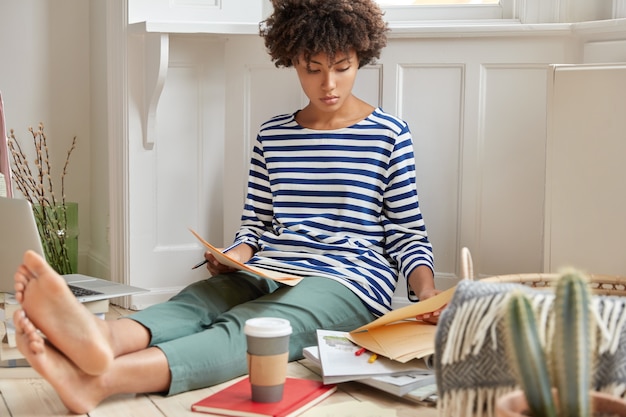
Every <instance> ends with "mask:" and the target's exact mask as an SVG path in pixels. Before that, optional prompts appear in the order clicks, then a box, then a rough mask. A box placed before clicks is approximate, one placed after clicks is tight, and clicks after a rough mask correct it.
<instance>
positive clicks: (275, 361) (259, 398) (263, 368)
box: [244, 317, 292, 403]
mask: <svg viewBox="0 0 626 417" xmlns="http://www.w3.org/2000/svg"><path fill="white" fill-rule="evenodd" d="M291 331H292V330H291V324H290V323H289V320H285V319H280V318H276V317H258V318H254V319H249V320H247V321H246V324H245V326H244V333H245V334H246V340H247V343H248V353H247V357H248V372H249V374H250V385H251V388H252V401H256V402H261V403H272V402H278V401H280V400H282V398H283V389H284V387H285V378H286V377H287V362H288V361H289V336H290V335H291Z"/></svg>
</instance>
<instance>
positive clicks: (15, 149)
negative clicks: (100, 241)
mask: <svg viewBox="0 0 626 417" xmlns="http://www.w3.org/2000/svg"><path fill="white" fill-rule="evenodd" d="M28 131H29V132H30V134H31V135H32V138H33V145H34V148H35V158H34V160H33V163H34V165H35V168H36V169H35V170H33V169H31V166H30V164H29V161H28V159H27V158H26V156H25V153H24V151H23V150H22V148H21V146H20V144H19V142H18V141H17V139H16V137H15V132H14V130H13V129H11V132H10V135H9V149H10V151H11V155H12V157H13V165H14V167H13V170H12V171H13V174H14V175H13V176H14V179H15V183H16V184H17V188H18V190H19V191H20V192H21V193H22V194H23V195H24V197H25V198H26V199H27V200H28V201H29V202H30V203H31V205H32V206H33V213H34V215H35V218H36V220H37V223H38V227H39V233H40V235H41V237H42V244H43V246H44V251H45V252H46V258H47V260H48V262H49V263H50V264H51V265H52V267H53V268H54V269H56V270H57V271H58V272H60V273H69V272H71V266H70V264H69V258H68V247H67V243H66V238H67V233H68V230H67V226H68V225H67V207H66V204H65V176H66V175H67V171H68V166H69V161H70V157H71V155H72V152H73V151H74V148H75V147H76V137H74V139H73V140H72V146H71V147H70V149H69V151H68V152H67V156H66V158H65V164H64V165H63V171H62V172H61V204H60V207H58V206H57V198H56V196H55V193H54V186H53V180H52V167H51V165H50V151H49V148H48V140H47V137H46V134H45V132H44V126H43V123H40V124H39V128H38V129H37V130H34V129H33V128H32V127H30V128H29V129H28Z"/></svg>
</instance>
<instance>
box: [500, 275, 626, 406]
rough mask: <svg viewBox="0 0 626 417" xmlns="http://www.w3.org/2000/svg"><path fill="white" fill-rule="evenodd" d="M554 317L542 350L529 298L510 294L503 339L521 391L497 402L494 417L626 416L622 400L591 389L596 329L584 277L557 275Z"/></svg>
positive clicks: (519, 293)
mask: <svg viewBox="0 0 626 417" xmlns="http://www.w3.org/2000/svg"><path fill="white" fill-rule="evenodd" d="M553 314H554V331H553V333H552V338H551V340H549V341H546V343H545V344H546V345H549V346H550V348H548V349H544V347H543V344H542V343H541V340H540V335H539V331H538V329H537V319H536V317H535V314H534V312H533V309H532V306H531V304H530V300H529V299H528V298H527V297H526V295H525V294H524V293H522V292H521V291H516V292H514V293H513V294H511V297H510V299H509V301H508V303H507V305H506V312H505V320H506V325H505V336H506V340H507V343H508V345H507V351H508V352H509V354H510V355H511V360H512V362H513V368H514V369H515V370H516V372H517V375H518V379H519V383H520V386H521V388H522V389H521V391H514V392H512V393H509V394H507V395H504V396H502V397H501V398H500V399H498V401H497V403H496V415H497V416H498V417H513V416H532V417H591V416H596V415H598V416H626V401H624V400H623V399H621V398H619V397H615V396H611V395H608V394H604V393H600V392H597V391H594V390H593V384H592V379H593V369H594V362H595V359H596V358H595V351H596V350H595V343H596V325H595V318H594V317H592V312H591V293H590V290H589V286H588V282H587V279H586V277H585V276H584V275H583V274H582V273H580V272H578V271H574V270H572V271H567V272H565V273H564V274H563V275H562V276H561V277H560V279H559V281H558V282H557V286H556V292H555V300H554V310H553ZM607 402H608V404H609V405H608V407H609V408H608V409H607V408H606V407H607V406H606V405H604V404H605V403H607Z"/></svg>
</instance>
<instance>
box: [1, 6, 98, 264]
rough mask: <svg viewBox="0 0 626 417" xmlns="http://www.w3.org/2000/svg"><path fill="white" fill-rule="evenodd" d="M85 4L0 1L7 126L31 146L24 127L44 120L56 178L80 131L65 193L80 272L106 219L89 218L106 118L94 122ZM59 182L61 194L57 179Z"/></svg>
mask: <svg viewBox="0 0 626 417" xmlns="http://www.w3.org/2000/svg"><path fill="white" fill-rule="evenodd" d="M89 4H90V3H89V2H86V1H83V0H55V1H54V2H50V1H45V0H20V1H3V2H0V57H1V58H0V62H1V65H0V91H2V95H3V99H4V104H5V112H6V114H5V116H6V123H7V128H8V129H15V132H16V136H17V138H18V139H19V141H20V144H21V145H22V147H23V148H25V149H32V139H31V137H30V134H29V132H28V131H27V129H28V127H30V126H33V127H35V128H36V127H37V125H38V124H39V122H43V123H44V126H45V131H46V132H47V138H48V144H49V147H50V152H51V155H52V156H51V163H52V167H53V170H55V171H54V172H53V177H55V176H58V175H60V172H61V170H62V168H63V164H64V162H65V157H66V153H67V150H68V149H69V148H70V145H71V142H72V138H73V137H74V136H77V146H76V149H75V150H74V152H73V154H72V156H71V160H70V165H69V172H68V175H67V177H66V190H65V194H66V196H67V200H69V201H76V202H78V204H79V228H80V236H79V255H80V258H79V269H81V270H82V271H86V270H87V269H88V262H87V254H88V251H89V249H90V247H91V244H92V231H99V230H101V229H104V227H105V224H106V223H103V222H102V223H99V224H93V223H92V222H91V221H90V220H91V219H92V216H91V196H92V190H93V189H94V188H93V183H92V176H91V174H92V164H93V163H94V162H95V163H96V164H97V163H98V160H97V159H96V161H94V160H93V154H92V139H93V138H92V127H94V126H97V125H98V124H99V123H102V122H103V119H98V118H96V119H95V120H94V123H96V124H95V125H94V124H92V114H91V111H90V109H91V101H90V100H91V92H92V91H93V90H92V80H91V78H90V74H91V73H90V68H91V67H90V51H91V47H90V24H89V21H90V14H89V13H90V9H89ZM104 157H105V159H106V155H104ZM56 178H58V177H56ZM56 186H58V187H59V188H58V189H57V190H58V194H60V180H59V181H58V182H57V185H56ZM99 190H100V191H101V189H99ZM104 258H106V256H105V257H104ZM103 260H104V259H103Z"/></svg>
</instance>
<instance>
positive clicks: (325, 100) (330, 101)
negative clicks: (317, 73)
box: [320, 96, 339, 105]
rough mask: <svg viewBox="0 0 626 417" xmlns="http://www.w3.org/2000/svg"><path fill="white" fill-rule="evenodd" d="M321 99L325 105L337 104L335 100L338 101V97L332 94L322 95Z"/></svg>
mask: <svg viewBox="0 0 626 417" xmlns="http://www.w3.org/2000/svg"><path fill="white" fill-rule="evenodd" d="M320 100H321V101H322V103H324V104H327V105H332V104H337V102H338V101H339V97H337V96H332V97H324V98H322V99H320Z"/></svg>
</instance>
